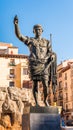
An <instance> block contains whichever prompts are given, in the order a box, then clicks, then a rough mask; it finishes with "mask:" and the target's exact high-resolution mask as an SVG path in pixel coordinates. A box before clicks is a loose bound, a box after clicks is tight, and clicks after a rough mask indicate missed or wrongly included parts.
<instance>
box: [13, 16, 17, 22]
mask: <svg viewBox="0 0 73 130" xmlns="http://www.w3.org/2000/svg"><path fill="white" fill-rule="evenodd" d="M13 22H14V24H18V17H17V15H15V17H14V21H13Z"/></svg>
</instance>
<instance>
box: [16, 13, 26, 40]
mask: <svg viewBox="0 0 73 130" xmlns="http://www.w3.org/2000/svg"><path fill="white" fill-rule="evenodd" d="M14 27H15V34H16V36H17V37H18V39H19V40H21V41H22V42H26V41H27V37H26V36H23V35H22V34H21V33H20V30H19V26H18V17H17V15H16V16H15V17H14Z"/></svg>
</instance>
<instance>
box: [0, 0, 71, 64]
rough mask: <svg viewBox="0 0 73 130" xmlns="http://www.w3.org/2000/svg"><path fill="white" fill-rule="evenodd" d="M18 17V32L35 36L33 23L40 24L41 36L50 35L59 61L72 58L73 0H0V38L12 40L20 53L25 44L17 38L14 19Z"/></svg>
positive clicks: (24, 49) (25, 48) (25, 49)
mask: <svg viewBox="0 0 73 130" xmlns="http://www.w3.org/2000/svg"><path fill="white" fill-rule="evenodd" d="M16 14H17V15H18V18H19V27H20V30H21V33H22V34H23V35H25V36H29V37H34V34H33V25H35V24H41V25H42V27H43V29H44V32H43V34H42V37H45V38H46V39H50V33H52V47H53V51H55V52H56V54H57V61H58V64H59V63H60V62H61V61H64V60H67V59H72V58H73V0H0V42H6V43H12V44H13V45H14V46H17V47H18V48H19V53H20V54H27V55H29V50H28V48H27V47H26V46H25V45H24V44H23V43H22V42H21V41H19V40H18V39H17V37H16V36H15V33H14V24H13V19H14V16H15V15H16Z"/></svg>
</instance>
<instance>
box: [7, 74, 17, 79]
mask: <svg viewBox="0 0 73 130" xmlns="http://www.w3.org/2000/svg"><path fill="white" fill-rule="evenodd" d="M15 77H16V76H15V74H10V75H8V76H7V79H14V78H15Z"/></svg>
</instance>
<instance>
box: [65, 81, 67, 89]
mask: <svg viewBox="0 0 73 130" xmlns="http://www.w3.org/2000/svg"><path fill="white" fill-rule="evenodd" d="M65 89H66V90H67V82H65Z"/></svg>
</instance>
